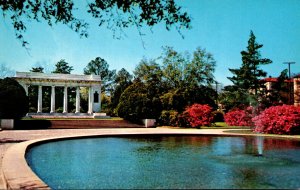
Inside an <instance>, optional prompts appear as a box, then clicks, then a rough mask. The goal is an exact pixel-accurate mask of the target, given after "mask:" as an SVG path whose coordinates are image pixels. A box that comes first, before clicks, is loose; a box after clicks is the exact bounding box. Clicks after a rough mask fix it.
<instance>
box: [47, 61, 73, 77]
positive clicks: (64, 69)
mask: <svg viewBox="0 0 300 190" xmlns="http://www.w3.org/2000/svg"><path fill="white" fill-rule="evenodd" d="M55 67H56V68H55V70H54V71H53V72H52V73H62V74H70V73H71V71H72V70H73V67H72V66H69V63H67V62H66V61H65V60H64V59H61V60H60V61H59V62H57V63H56V65H55Z"/></svg>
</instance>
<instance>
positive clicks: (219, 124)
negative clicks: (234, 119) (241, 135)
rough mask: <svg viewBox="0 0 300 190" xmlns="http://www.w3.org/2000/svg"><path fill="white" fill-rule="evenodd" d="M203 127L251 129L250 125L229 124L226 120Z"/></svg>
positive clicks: (203, 127)
mask: <svg viewBox="0 0 300 190" xmlns="http://www.w3.org/2000/svg"><path fill="white" fill-rule="evenodd" d="M201 129H250V127H248V126H229V125H227V124H226V123H225V122H216V123H213V124H212V126H209V127H208V126H202V127H201Z"/></svg>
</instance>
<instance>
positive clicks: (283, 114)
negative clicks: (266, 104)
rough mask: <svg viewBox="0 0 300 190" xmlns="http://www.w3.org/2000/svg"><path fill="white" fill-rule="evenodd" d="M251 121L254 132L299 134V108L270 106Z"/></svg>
mask: <svg viewBox="0 0 300 190" xmlns="http://www.w3.org/2000/svg"><path fill="white" fill-rule="evenodd" d="M252 120H253V122H254V124H255V128H254V131H255V132H261V133H273V134H300V107H295V106H293V105H282V106H272V107H270V108H267V109H266V110H264V111H263V112H262V113H261V114H260V115H258V116H256V117H254V118H253V119H252Z"/></svg>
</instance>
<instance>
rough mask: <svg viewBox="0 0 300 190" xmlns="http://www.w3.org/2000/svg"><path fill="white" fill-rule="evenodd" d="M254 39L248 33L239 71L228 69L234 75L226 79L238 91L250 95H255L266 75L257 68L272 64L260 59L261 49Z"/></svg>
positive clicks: (253, 36) (251, 34)
mask: <svg viewBox="0 0 300 190" xmlns="http://www.w3.org/2000/svg"><path fill="white" fill-rule="evenodd" d="M255 39H256V37H255V35H254V34H253V32H252V31H251V32H250V38H249V41H248V46H247V50H246V51H242V52H241V54H242V62H243V63H242V66H241V67H240V68H239V69H229V70H230V72H232V74H233V75H234V76H233V77H228V79H229V80H231V81H232V83H233V84H234V85H235V86H237V87H239V88H240V89H243V90H247V91H249V90H250V91H251V93H252V94H255V95H256V94H257V92H258V90H259V89H260V87H261V85H260V83H259V81H260V80H261V79H262V77H265V76H266V75H267V73H266V72H265V71H263V70H262V69H259V66H261V65H266V64H270V63H272V61H271V60H270V59H267V58H261V55H260V52H259V49H260V48H262V47H263V45H262V44H258V43H257V42H256V41H255Z"/></svg>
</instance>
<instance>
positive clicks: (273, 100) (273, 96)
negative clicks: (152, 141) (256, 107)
mask: <svg viewBox="0 0 300 190" xmlns="http://www.w3.org/2000/svg"><path fill="white" fill-rule="evenodd" d="M288 79H289V77H288V69H284V70H283V71H282V72H281V73H280V75H279V76H278V77H277V78H276V81H274V82H273V83H272V84H271V89H270V90H268V91H266V92H265V94H266V97H265V101H264V103H265V104H266V105H267V107H269V106H272V105H280V104H288V102H289V93H288V92H289V86H288V83H287V82H286V81H287V80H288Z"/></svg>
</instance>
